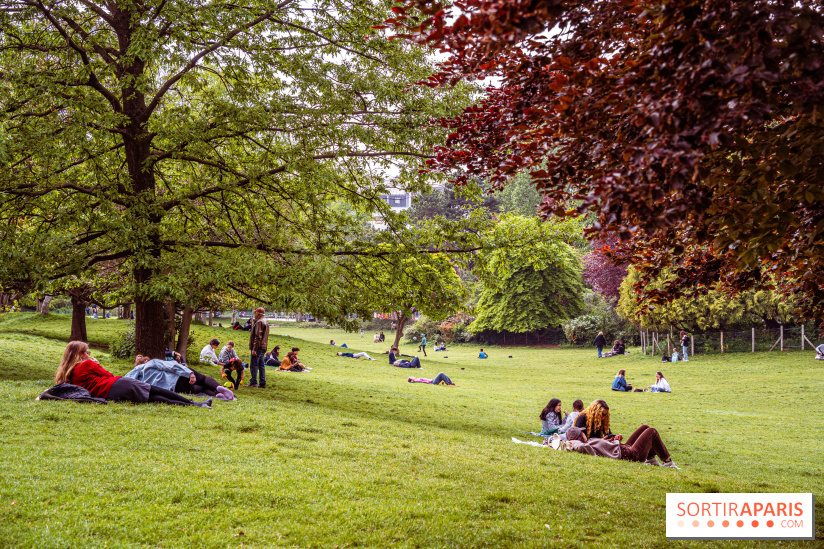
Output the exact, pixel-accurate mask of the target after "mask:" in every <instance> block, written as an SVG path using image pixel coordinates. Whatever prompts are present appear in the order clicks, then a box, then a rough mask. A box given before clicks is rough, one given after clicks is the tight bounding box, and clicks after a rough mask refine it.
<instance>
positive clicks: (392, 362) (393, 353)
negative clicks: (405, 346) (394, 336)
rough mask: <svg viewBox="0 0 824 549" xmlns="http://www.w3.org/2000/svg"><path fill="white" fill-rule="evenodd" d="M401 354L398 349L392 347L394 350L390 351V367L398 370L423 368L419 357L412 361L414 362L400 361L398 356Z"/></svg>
mask: <svg viewBox="0 0 824 549" xmlns="http://www.w3.org/2000/svg"><path fill="white" fill-rule="evenodd" d="M397 353H399V351H398V348H397V347H392V350H390V351H389V364H390V366H395V367H396V368H421V361H420V359H418V357H415V358H413V359H412V361H411V362H410V361H408V360H399V359H398V358H397V356H396V354H397Z"/></svg>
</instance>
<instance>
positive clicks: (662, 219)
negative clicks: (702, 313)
mask: <svg viewBox="0 0 824 549" xmlns="http://www.w3.org/2000/svg"><path fill="white" fill-rule="evenodd" d="M393 11H394V12H395V17H393V18H392V19H390V20H388V21H387V22H386V24H387V26H391V27H393V28H394V29H395V31H396V32H398V33H399V34H400V35H401V36H404V37H406V38H408V39H411V40H414V41H417V42H419V43H423V44H429V45H430V46H432V47H435V48H439V49H440V50H441V51H442V52H445V53H447V54H449V58H448V60H447V61H446V62H445V63H444V64H443V66H442V68H441V72H439V73H438V74H434V75H432V76H430V77H429V79H428V80H426V81H424V82H423V83H424V84H426V85H428V86H432V87H437V86H448V85H454V84H456V83H457V82H460V81H463V80H470V81H471V80H479V79H485V78H493V82H495V87H490V88H488V90H487V93H486V95H485V96H484V97H483V98H482V100H481V101H479V102H478V103H477V104H476V105H474V106H472V107H470V108H467V109H466V110H464V112H463V113H462V114H461V115H459V116H457V117H452V118H444V119H441V120H440V121H439V123H440V125H442V126H443V127H446V128H448V129H449V130H450V131H451V134H450V136H449V138H448V142H447V144H446V146H444V147H442V148H439V149H437V158H435V159H433V160H432V161H430V163H429V169H432V170H438V171H442V172H445V173H453V172H454V170H460V172H461V175H460V176H459V177H458V178H457V182H458V183H460V182H462V181H465V180H467V179H468V178H478V177H479V176H482V177H488V178H489V179H490V180H491V181H492V182H493V183H494V184H495V185H497V186H504V185H506V183H507V182H508V181H509V180H510V179H511V178H512V177H513V176H515V175H516V174H518V173H519V172H524V171H528V172H531V175H532V177H533V179H534V182H535V185H536V186H537V188H538V190H539V191H540V193H541V195H542V197H543V202H542V212H543V213H544V214H545V215H550V214H556V215H569V214H570V213H581V212H592V213H594V214H595V219H596V222H595V223H594V224H593V226H592V227H591V229H590V231H591V232H592V233H593V234H592V235H591V236H595V237H604V236H609V235H614V236H618V237H620V243H619V244H618V245H617V246H615V247H612V248H609V249H607V250H605V251H606V252H607V253H608V254H610V255H611V256H612V257H613V258H614V259H615V260H616V261H617V262H619V263H624V262H627V263H631V264H633V265H634V266H635V269H636V270H637V271H638V272H640V273H641V275H642V276H641V281H640V282H639V283H638V284H637V285H636V292H637V293H638V294H639V296H640V299H641V300H642V301H645V302H646V303H647V304H653V303H661V302H665V301H668V300H671V299H674V298H677V297H679V296H683V295H694V294H696V293H698V294H700V293H706V292H707V291H708V289H709V288H718V289H721V290H724V291H730V292H737V291H743V290H746V289H749V288H759V287H761V288H764V287H771V286H773V285H775V286H777V287H778V288H779V290H780V291H782V292H785V293H787V294H792V295H794V296H795V297H796V299H797V303H798V304H799V313H801V315H802V316H804V317H807V318H822V317H824V285H823V284H824V238H822V236H824V185H823V184H822V183H824V131H823V130H824V121H822V107H824V50H823V49H822V48H823V46H822V25H823V23H822V2H821V1H803V0H802V1H795V0H792V1H779V0H743V1H731V0H647V1H643V0H637V1H636V0H588V1H586V2H583V1H574V0H565V1H561V0H546V1H541V2H535V1H532V0H465V1H460V2H455V3H454V4H453V5H452V6H449V7H447V6H444V5H443V4H440V3H437V2H431V1H428V0H405V1H404V3H402V4H401V5H399V6H396V7H395V8H394V10H393ZM570 204H576V207H575V208H572V207H570V206H569V205H570ZM573 209H574V210H575V211H569V210H573ZM662 276H664V277H666V278H667V282H666V283H665V284H664V285H663V286H658V285H656V286H655V287H654V288H653V287H652V286H651V285H650V287H649V288H647V287H646V285H645V281H648V280H653V279H657V278H659V277H662Z"/></svg>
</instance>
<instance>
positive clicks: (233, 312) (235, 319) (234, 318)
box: [232, 309, 237, 326]
mask: <svg viewBox="0 0 824 549" xmlns="http://www.w3.org/2000/svg"><path fill="white" fill-rule="evenodd" d="M235 322H237V309H232V325H233V326H234V324H235Z"/></svg>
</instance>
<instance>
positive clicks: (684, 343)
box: [681, 330, 690, 362]
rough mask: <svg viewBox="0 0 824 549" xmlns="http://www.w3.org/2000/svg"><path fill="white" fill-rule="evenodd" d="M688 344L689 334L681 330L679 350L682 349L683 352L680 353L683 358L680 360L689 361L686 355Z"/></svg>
mask: <svg viewBox="0 0 824 549" xmlns="http://www.w3.org/2000/svg"><path fill="white" fill-rule="evenodd" d="M689 344H690V335H689V334H688V333H687V332H685V331H683V330H681V350H682V351H683V354H682V355H681V356H682V357H683V358H682V359H681V360H683V361H684V362H689V360H690V359H689V357H688V356H687V347H689Z"/></svg>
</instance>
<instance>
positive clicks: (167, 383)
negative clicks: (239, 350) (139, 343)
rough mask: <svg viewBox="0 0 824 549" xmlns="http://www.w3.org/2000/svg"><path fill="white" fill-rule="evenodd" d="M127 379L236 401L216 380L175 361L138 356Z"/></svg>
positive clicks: (178, 391)
mask: <svg viewBox="0 0 824 549" xmlns="http://www.w3.org/2000/svg"><path fill="white" fill-rule="evenodd" d="M125 377H129V378H132V379H136V380H138V381H143V382H144V383H148V384H149V385H154V386H155V387H161V388H163V389H167V390H169V391H173V392H175V393H178V394H180V393H192V394H206V395H209V396H217V397H218V398H220V399H222V400H234V393H232V391H230V390H229V389H227V388H226V387H221V386H220V385H218V383H217V381H215V380H214V379H212V378H210V377H207V376H204V375H203V374H201V373H200V372H197V371H195V370H193V369H191V368H189V367H188V366H185V365H183V364H180V363H179V362H176V361H174V360H160V359H157V358H154V359H148V358H147V357H142V356H140V355H138V356H137V357H135V365H134V368H133V369H132V371H131V372H129V373H128V374H126V376H125ZM209 403H210V404H211V402H210V401H209Z"/></svg>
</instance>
